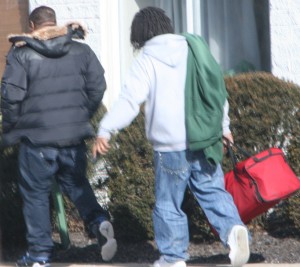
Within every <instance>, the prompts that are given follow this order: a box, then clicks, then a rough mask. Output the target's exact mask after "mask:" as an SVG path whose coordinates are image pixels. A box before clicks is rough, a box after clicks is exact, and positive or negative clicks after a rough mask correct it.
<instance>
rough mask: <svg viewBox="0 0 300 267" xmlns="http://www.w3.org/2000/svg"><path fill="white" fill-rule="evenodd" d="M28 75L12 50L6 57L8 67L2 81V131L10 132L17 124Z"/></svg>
mask: <svg viewBox="0 0 300 267" xmlns="http://www.w3.org/2000/svg"><path fill="white" fill-rule="evenodd" d="M26 87H27V75H26V72H25V69H24V68H23V66H22V65H21V64H20V62H19V61H18V59H17V58H16V56H15V54H14V48H12V49H11V50H10V51H9V53H8V55H7V57H6V67H5V70H4V74H3V77H2V81H1V113H2V131H3V133H7V132H9V131H10V130H11V129H12V128H13V127H14V125H15V124H16V123H17V121H18V119H19V116H20V111H21V104H22V101H23V99H24V98H25V96H26V90H27V88H26Z"/></svg>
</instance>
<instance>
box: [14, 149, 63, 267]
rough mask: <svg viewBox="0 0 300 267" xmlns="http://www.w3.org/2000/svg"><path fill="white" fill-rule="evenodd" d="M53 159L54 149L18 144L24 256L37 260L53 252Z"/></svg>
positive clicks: (47, 256)
mask: <svg viewBox="0 0 300 267" xmlns="http://www.w3.org/2000/svg"><path fill="white" fill-rule="evenodd" d="M56 157H57V150H56V149H53V148H47V147H35V146H33V145H31V144H29V143H22V144H21V145H20V149H19V170H20V174H21V175H20V176H21V177H20V180H19V188H20V193H21V196H22V199H23V214H24V219H25V223H26V226H27V236H26V238H27V242H28V253H29V256H30V257H32V258H36V259H40V260H47V259H48V258H49V257H50V256H51V252H52V249H53V242H52V228H51V221H50V214H49V213H50V212H49V195H50V192H51V188H52V179H53V175H54V174H55V172H56V171H57V164H56ZM25 257H26V256H25ZM19 265H20V266H21V262H20V263H19Z"/></svg>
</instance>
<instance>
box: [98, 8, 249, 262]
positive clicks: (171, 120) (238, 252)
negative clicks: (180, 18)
mask: <svg viewBox="0 0 300 267" xmlns="http://www.w3.org/2000/svg"><path fill="white" fill-rule="evenodd" d="M131 44H132V45H133V47H134V48H135V49H137V50H141V51H140V53H139V55H138V56H137V57H136V59H135V60H134V62H133V64H132V66H131V68H130V71H129V74H128V76H127V79H126V81H125V83H124V85H123V87H122V90H121V93H120V96H119V99H118V100H117V101H116V103H115V104H114V105H113V107H112V109H111V110H110V111H109V112H108V113H107V114H105V116H104V117H103V119H102V120H101V122H100V124H99V130H98V137H97V139H96V141H95V144H94V146H93V154H94V156H96V155H97V153H99V154H102V155H104V154H106V153H107V152H108V150H109V149H110V145H109V140H110V137H111V134H113V133H116V132H117V131H118V130H120V129H122V128H124V127H126V126H128V125H129V124H130V123H131V122H132V121H133V119H134V118H135V117H136V116H137V115H138V113H139V111H140V105H141V104H143V103H145V126H146V135H147V138H148V139H149V141H150V142H151V143H152V145H153V149H154V166H155V198H156V203H155V207H154V210H153V224H154V234H155V241H156V244H157V246H158V249H159V252H160V254H161V257H160V259H158V260H157V261H155V262H154V264H153V266H154V267H167V266H168V267H185V266H186V261H187V260H188V258H189V256H188V245H189V230H188V222H187V217H186V214H185V213H184V212H183V211H182V209H181V204H182V201H183V197H184V193H185V190H186V187H187V186H189V188H190V190H191V191H192V192H193V194H194V195H195V197H196V199H197V201H198V202H199V204H200V206H201V208H202V209H203V211H204V212H205V214H206V216H207V218H208V220H209V222H210V224H211V225H212V226H213V227H214V229H216V231H217V232H218V234H219V237H220V240H221V242H222V243H223V244H224V245H225V246H228V247H229V248H230V253H229V258H230V260H231V264H232V265H233V266H242V265H243V264H245V263H246V262H247V261H248V259H249V254H250V252H249V237H248V231H247V228H246V227H245V226H244V224H243V222H242V221H241V219H240V216H239V214H238V211H237V209H236V206H235V205H234V202H233V199H232V197H231V195H230V194H229V193H228V192H227V191H226V190H225V188H224V174H223V172H222V169H221V166H220V163H218V164H217V165H212V164H210V163H209V162H208V160H207V159H206V157H205V155H204V153H203V150H198V151H191V150H190V149H189V146H188V140H187V131H186V123H185V83H186V73H187V56H188V45H187V41H186V38H185V37H184V36H182V35H176V34H174V30H173V27H172V24H171V20H170V19H169V18H168V17H167V16H166V15H165V13H164V11H163V10H162V9H159V8H155V7H147V8H144V9H142V10H140V11H139V12H138V13H137V14H136V15H135V17H134V19H133V22H132V25H131ZM141 48H143V49H141ZM228 109H229V107H228V102H227V100H226V101H225V104H224V113H223V123H222V127H223V136H225V137H227V138H228V139H229V140H231V141H233V137H232V134H231V132H230V129H229V124H230V120H229V117H228Z"/></svg>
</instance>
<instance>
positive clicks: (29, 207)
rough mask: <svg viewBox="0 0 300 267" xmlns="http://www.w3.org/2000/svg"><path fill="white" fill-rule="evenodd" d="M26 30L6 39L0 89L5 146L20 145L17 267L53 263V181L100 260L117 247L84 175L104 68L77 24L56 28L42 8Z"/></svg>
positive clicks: (52, 13) (53, 19)
mask: <svg viewBox="0 0 300 267" xmlns="http://www.w3.org/2000/svg"><path fill="white" fill-rule="evenodd" d="M29 21H30V26H31V30H32V31H31V33H30V34H22V35H13V36H12V35H11V36H10V37H9V41H10V42H12V44H13V45H12V48H11V49H10V51H9V53H8V55H7V64H6V68H5V71H4V74H3V77H2V84H1V111H2V129H3V136H2V142H3V144H4V145H13V144H18V143H20V148H19V169H20V174H21V178H20V182H19V187H20V192H21V195H22V198H23V214H24V218H25V222H26V226H27V242H28V252H27V253H26V255H25V256H24V257H23V258H22V259H21V260H19V261H18V262H17V266H33V265H34V264H35V265H34V266H47V267H48V266H50V257H51V253H52V250H53V242H52V239H51V224H50V215H49V194H50V193H51V188H52V181H53V178H54V179H56V180H57V182H58V183H59V185H60V186H61V188H62V190H63V192H64V193H66V195H67V196H68V197H69V198H70V199H71V201H72V202H73V203H74V204H75V206H76V207H77V209H78V211H79V214H80V216H81V217H82V219H83V220H84V222H85V224H86V225H87V227H88V229H90V231H91V232H93V233H94V234H95V235H96V236H97V237H99V240H100V239H103V238H100V237H105V239H104V243H102V244H101V254H102V258H103V260H106V261H108V260H110V259H111V258H112V257H113V256H114V254H115V252H116V249H117V244H116V240H115V239H114V233H113V228H112V225H111V223H110V222H109V214H108V212H107V211H105V210H104V209H103V208H102V207H101V206H100V205H99V204H98V202H97V200H96V197H95V195H94V192H93V190H92V188H91V186H90V184H89V182H88V180H87V178H86V164H87V161H86V146H85V142H84V140H85V139H86V138H90V137H93V136H94V130H93V128H92V126H91V124H90V122H89V121H90V119H91V117H92V115H93V114H94V113H95V111H96V110H97V108H98V107H99V104H100V102H101V100H102V97H103V94H104V91H105V89H106V82H105V78H104V69H103V67H102V66H101V64H100V62H99V61H98V59H97V57H96V55H95V54H94V52H93V51H92V50H91V48H90V47H89V46H88V45H86V44H83V43H80V42H77V41H74V40H73V39H84V37H85V30H84V28H83V27H82V26H81V25H80V24H78V23H70V24H68V25H66V26H63V27H59V26H57V25H56V15H55V11H54V10H53V9H51V8H49V7H46V6H41V7H38V8H36V9H35V10H33V12H32V13H31V14H30V16H29Z"/></svg>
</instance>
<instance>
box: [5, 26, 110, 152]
mask: <svg viewBox="0 0 300 267" xmlns="http://www.w3.org/2000/svg"><path fill="white" fill-rule="evenodd" d="M84 36H85V30H84V29H83V27H82V26H81V25H80V24H78V23H76V24H75V23H74V24H68V25H66V26H64V27H58V26H54V27H53V26H52V27H45V28H42V29H40V30H38V31H34V32H33V33H32V34H23V35H19V36H10V37H9V40H10V42H12V43H13V46H12V48H11V50H10V51H9V53H8V55H7V64H6V68H5V71H4V75H3V77H2V84H1V111H2V131H3V136H2V143H3V144H4V145H12V144H16V143H18V142H19V141H20V140H22V139H28V140H29V141H30V142H32V143H33V144H36V145H55V146H65V145H69V144H74V143H78V142H80V141H81V140H83V139H84V138H87V137H91V136H93V135H94V130H93V128H92V126H91V125H90V123H89V120H90V118H91V116H92V115H93V114H94V112H95V111H96V110H97V108H98V106H99V104H100V102H101V100H102V97H103V94H104V91H105V89H106V82H105V78H104V69H103V67H102V66H101V64H100V62H99V60H98V59H97V57H96V55H95V54H94V52H93V51H92V50H91V48H90V47H89V46H88V45H86V44H83V43H80V42H77V41H74V40H73V39H74V38H80V39H83V38H84Z"/></svg>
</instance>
